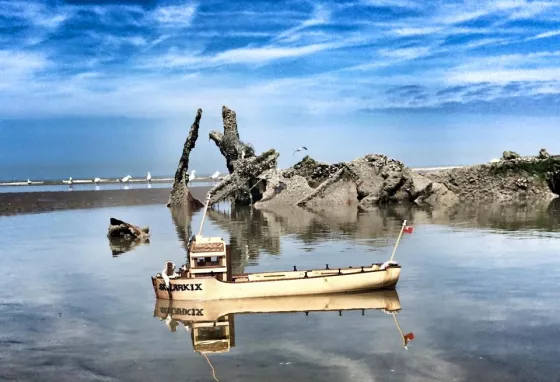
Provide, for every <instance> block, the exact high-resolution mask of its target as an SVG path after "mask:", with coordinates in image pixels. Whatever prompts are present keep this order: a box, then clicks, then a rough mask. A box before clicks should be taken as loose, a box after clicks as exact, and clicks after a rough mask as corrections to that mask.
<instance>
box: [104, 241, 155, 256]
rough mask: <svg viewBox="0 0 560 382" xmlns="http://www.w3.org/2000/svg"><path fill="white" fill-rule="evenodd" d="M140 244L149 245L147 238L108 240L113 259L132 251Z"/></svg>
mask: <svg viewBox="0 0 560 382" xmlns="http://www.w3.org/2000/svg"><path fill="white" fill-rule="evenodd" d="M142 244H150V239H148V238H136V239H132V240H131V239H124V238H109V247H110V248H111V252H112V254H113V257H117V256H119V255H122V254H123V253H126V252H130V251H132V250H134V249H135V248H136V247H137V246H139V245H142Z"/></svg>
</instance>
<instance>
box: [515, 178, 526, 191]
mask: <svg viewBox="0 0 560 382" xmlns="http://www.w3.org/2000/svg"><path fill="white" fill-rule="evenodd" d="M515 184H516V185H517V187H519V188H523V189H527V188H528V187H529V179H527V178H518V179H517V180H516V181H515Z"/></svg>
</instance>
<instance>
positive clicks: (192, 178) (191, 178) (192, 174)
mask: <svg viewBox="0 0 560 382" xmlns="http://www.w3.org/2000/svg"><path fill="white" fill-rule="evenodd" d="M195 173H196V170H192V171H191V174H190V175H189V182H190V181H192V180H194V178H195V176H194V174H195Z"/></svg>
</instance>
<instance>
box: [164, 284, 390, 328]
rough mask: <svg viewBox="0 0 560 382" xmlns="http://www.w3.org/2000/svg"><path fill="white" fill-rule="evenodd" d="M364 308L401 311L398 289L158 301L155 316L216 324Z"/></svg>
mask: <svg viewBox="0 0 560 382" xmlns="http://www.w3.org/2000/svg"><path fill="white" fill-rule="evenodd" d="M362 309H385V310H388V311H398V310H400V309H401V303H400V300H399V295H398V293H397V291H396V290H394V289H392V290H383V291H375V292H367V293H338V294H331V295H313V296H287V297H261V298H244V299H235V300H232V299H230V300H208V301H184V300H164V299H157V300H156V304H155V308H154V316H155V317H159V318H161V319H165V318H167V317H168V316H171V318H172V319H174V320H178V321H191V322H208V321H217V320H218V319H219V318H220V317H223V316H225V315H228V314H243V313H245V314H250V313H288V312H324V311H342V310H362Z"/></svg>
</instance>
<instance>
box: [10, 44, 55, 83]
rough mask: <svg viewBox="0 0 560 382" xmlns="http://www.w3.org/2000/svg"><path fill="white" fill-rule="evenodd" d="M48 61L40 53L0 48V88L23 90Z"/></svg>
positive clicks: (45, 66)
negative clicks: (26, 83) (21, 86)
mask: <svg viewBox="0 0 560 382" xmlns="http://www.w3.org/2000/svg"><path fill="white" fill-rule="evenodd" d="M49 64H50V62H49V61H48V60H47V59H46V58H45V57H44V56H43V55H41V54H37V53H27V52H18V51H10V50H0V89H7V90H16V91H18V92H21V91H25V89H19V88H18V87H19V85H20V84H21V85H23V86H25V82H26V81H30V80H32V79H33V75H34V74H35V73H37V72H40V71H41V70H44V69H45V68H47V66H48V65H49Z"/></svg>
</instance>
